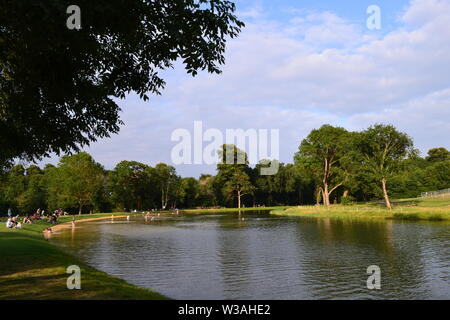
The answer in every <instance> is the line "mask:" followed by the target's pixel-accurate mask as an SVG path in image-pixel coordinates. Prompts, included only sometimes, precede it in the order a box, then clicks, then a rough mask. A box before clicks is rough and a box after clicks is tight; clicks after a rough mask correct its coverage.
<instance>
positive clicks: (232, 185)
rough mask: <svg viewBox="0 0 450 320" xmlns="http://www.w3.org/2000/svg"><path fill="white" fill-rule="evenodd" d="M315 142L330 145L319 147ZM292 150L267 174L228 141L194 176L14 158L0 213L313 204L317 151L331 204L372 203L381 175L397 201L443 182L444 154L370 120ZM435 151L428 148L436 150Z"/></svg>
mask: <svg viewBox="0 0 450 320" xmlns="http://www.w3.org/2000/svg"><path fill="white" fill-rule="evenodd" d="M334 134H336V135H337V136H338V138H336V139H335V140H339V139H342V142H341V143H339V144H338V145H335V142H333V141H334V140H333V139H332V137H333V135H334ZM339 137H340V138H339ZM317 146H321V147H317ZM383 146H384V147H383ZM322 147H323V148H325V151H326V150H327V148H328V149H332V150H328V152H325V151H324V150H321V148H322ZM392 148H394V149H395V148H398V149H395V150H391V149H392ZM300 149H301V150H300V151H301V152H300V151H299V152H298V153H297V154H296V155H295V163H294V164H284V163H278V168H279V170H278V172H277V173H276V174H274V175H267V176H265V175H260V168H261V166H263V163H262V162H264V161H261V163H259V164H257V165H256V166H255V167H254V168H251V167H250V166H249V165H248V161H247V155H246V153H245V152H244V151H242V150H240V149H238V148H237V147H236V146H234V145H223V146H222V148H221V150H220V155H221V156H222V159H224V155H226V152H227V151H228V152H230V155H231V157H230V159H231V163H229V164H227V163H219V164H218V165H217V174H216V175H215V176H212V175H202V176H200V178H199V179H195V178H180V177H179V176H178V175H177V172H176V170H175V168H174V167H172V166H169V165H167V164H164V163H160V164H157V165H156V166H155V167H151V166H149V165H146V164H144V163H139V162H136V161H121V162H119V163H118V164H117V165H116V167H115V168H114V169H113V170H111V171H109V172H107V171H105V170H103V168H102V167H101V165H99V164H98V163H96V162H95V161H94V160H93V159H92V157H91V156H89V155H88V154H86V153H80V154H76V155H73V156H65V157H63V158H61V160H60V163H59V164H58V166H56V167H55V166H53V165H50V164H48V165H46V166H45V167H44V169H40V168H39V167H37V166H35V165H31V166H29V167H28V168H25V167H24V165H21V164H17V165H14V166H11V167H9V168H8V169H7V170H6V171H4V172H0V213H1V214H2V215H4V214H6V212H7V210H8V208H11V209H12V210H13V213H14V214H21V215H24V214H32V213H34V212H35V211H36V209H37V208H41V209H45V210H46V211H47V212H48V211H53V210H54V209H57V208H59V207H61V208H63V209H64V210H66V211H68V212H72V213H78V212H79V209H80V207H82V209H83V211H84V212H88V211H90V210H93V211H96V212H109V211H111V210H113V209H115V210H119V211H123V210H124V209H125V208H126V209H127V210H132V209H137V210H148V209H152V208H161V207H165V208H166V209H168V208H172V207H179V208H195V207H216V206H227V207H235V206H236V205H238V206H239V201H240V202H241V205H242V206H245V207H252V206H255V205H256V206H260V205H262V206H280V205H281V206H283V205H295V206H296V205H299V204H303V205H304V204H315V203H318V202H320V201H321V199H322V198H323V191H322V190H323V189H324V187H323V186H324V185H323V175H324V168H323V167H322V165H321V161H319V160H318V159H321V158H320V157H322V156H323V157H327V159H328V160H327V161H329V160H331V162H332V166H331V173H330V174H329V175H328V177H329V182H330V185H331V186H333V185H334V186H336V185H338V184H339V183H340V182H339V181H341V182H342V185H340V186H339V187H338V188H335V191H334V192H333V194H332V199H331V201H330V202H332V203H334V202H336V203H341V204H343V205H349V204H353V203H356V202H361V201H363V202H366V201H372V200H376V201H379V199H380V198H382V197H383V188H382V185H381V184H380V178H382V177H386V179H387V186H388V187H389V195H390V196H391V197H392V198H397V199H400V198H414V197H417V196H418V195H420V193H421V192H424V191H432V190H440V189H446V188H449V187H450V160H446V159H445V158H444V157H441V156H436V154H437V153H436V151H430V152H429V155H428V157H427V158H422V157H420V156H419V155H418V153H417V152H416V151H415V150H414V149H413V146H412V142H411V141H410V139H409V138H408V137H407V136H406V135H405V134H403V133H399V132H397V131H396V130H395V128H393V127H390V126H380V125H377V126H374V127H371V128H369V129H368V130H366V131H363V132H362V133H361V132H347V133H346V132H345V130H344V131H343V130H341V129H339V128H334V127H331V126H324V127H322V128H321V129H319V130H317V131H314V132H313V133H312V134H311V135H309V136H308V138H307V139H305V140H304V141H303V143H302V145H301V147H300ZM442 149H444V148H435V149H432V150H440V152H439V154H442ZM313 150H315V151H314V152H313ZM338 150H340V151H339V152H338ZM385 150H386V151H385ZM338 155H339V156H338ZM430 155H434V157H433V159H432V160H430ZM337 158H338V159H339V160H338V161H337V160H336V159H337ZM238 159H241V161H238ZM324 159H325V158H324ZM324 159H322V160H323V163H325V160H324ZM381 160H382V161H381ZM224 162H225V161H224ZM397 205H404V204H401V203H399V202H398V201H394V209H395V206H397ZM444 205H445V204H444ZM436 206H437V205H436ZM406 218H407V217H406Z"/></svg>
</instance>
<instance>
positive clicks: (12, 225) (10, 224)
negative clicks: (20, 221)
mask: <svg viewBox="0 0 450 320" xmlns="http://www.w3.org/2000/svg"><path fill="white" fill-rule="evenodd" d="M6 227H7V228H11V229H13V228H15V224H14V222H13V219H12V218H8V220H7V221H6Z"/></svg>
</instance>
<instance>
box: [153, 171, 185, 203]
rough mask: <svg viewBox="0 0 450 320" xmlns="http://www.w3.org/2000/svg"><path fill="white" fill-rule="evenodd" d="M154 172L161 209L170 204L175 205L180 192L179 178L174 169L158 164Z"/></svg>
mask: <svg viewBox="0 0 450 320" xmlns="http://www.w3.org/2000/svg"><path fill="white" fill-rule="evenodd" d="M154 172H155V176H156V180H157V186H158V189H159V191H160V195H161V207H162V208H163V209H166V208H168V205H169V203H170V202H172V204H173V205H175V204H176V200H177V197H178V196H179V195H180V193H181V190H182V189H181V178H180V177H179V176H178V175H177V172H176V170H175V168H174V167H172V166H169V165H167V164H165V163H158V164H157V165H156V166H155V168H154Z"/></svg>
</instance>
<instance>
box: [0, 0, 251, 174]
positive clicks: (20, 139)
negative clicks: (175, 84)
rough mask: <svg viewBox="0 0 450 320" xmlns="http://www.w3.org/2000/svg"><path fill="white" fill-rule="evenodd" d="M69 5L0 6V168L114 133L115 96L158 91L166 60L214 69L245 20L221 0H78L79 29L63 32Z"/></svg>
mask: <svg viewBox="0 0 450 320" xmlns="http://www.w3.org/2000/svg"><path fill="white" fill-rule="evenodd" d="M70 4H71V3H70V2H68V1H61V0H48V1H37V2H36V1H26V0H14V1H3V2H2V5H1V10H0V21H1V33H0V88H1V89H0V146H1V150H0V167H1V166H3V165H4V163H5V162H6V161H8V160H10V159H13V158H15V157H22V158H25V159H27V160H31V159H39V158H41V157H42V156H45V155H48V154H49V153H51V152H55V153H57V154H59V153H60V152H68V151H71V150H75V151H78V150H79V149H80V147H83V146H85V145H88V144H89V142H91V141H96V139H98V138H102V137H107V136H109V135H110V134H112V133H117V132H118V131H119V125H120V124H121V121H120V119H119V111H120V108H119V106H118V105H117V103H116V101H117V100H116V99H114V98H124V97H125V96H126V94H128V93H130V92H135V93H137V94H138V95H139V96H140V98H142V99H144V100H146V99H148V94H160V92H161V90H162V89H163V87H164V85H165V82H164V80H163V79H162V78H161V77H160V75H159V73H158V72H159V71H161V70H164V69H168V68H172V67H173V66H174V63H175V61H180V62H182V63H183V64H184V67H185V69H186V71H187V73H190V74H192V75H196V74H197V72H198V71H200V70H207V71H208V72H211V73H220V66H221V65H223V64H224V63H225V57H224V52H225V44H226V41H227V39H229V38H234V37H236V36H237V35H238V34H239V32H240V30H241V28H242V27H243V26H244V24H243V23H242V22H241V21H239V20H238V19H237V17H236V16H235V5H234V3H232V2H230V1H226V0H215V1H204V0H190V1H166V0H154V1H143V0H138V1H109V0H108V1H107V0H96V1H91V0H79V1H77V2H76V4H77V5H78V6H79V7H80V8H81V21H82V26H81V29H80V30H69V29H68V28H66V26H65V23H66V20H67V18H68V17H69V15H68V14H66V9H67V7H68V6H69V5H70Z"/></svg>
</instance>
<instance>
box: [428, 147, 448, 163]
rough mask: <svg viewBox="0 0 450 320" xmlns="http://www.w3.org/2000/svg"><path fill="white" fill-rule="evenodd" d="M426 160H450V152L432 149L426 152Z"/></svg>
mask: <svg viewBox="0 0 450 320" xmlns="http://www.w3.org/2000/svg"><path fill="white" fill-rule="evenodd" d="M426 159H427V160H428V161H430V162H436V161H446V160H450V151H448V150H447V149H445V148H433V149H430V150H429V151H428V156H427V157H426Z"/></svg>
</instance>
